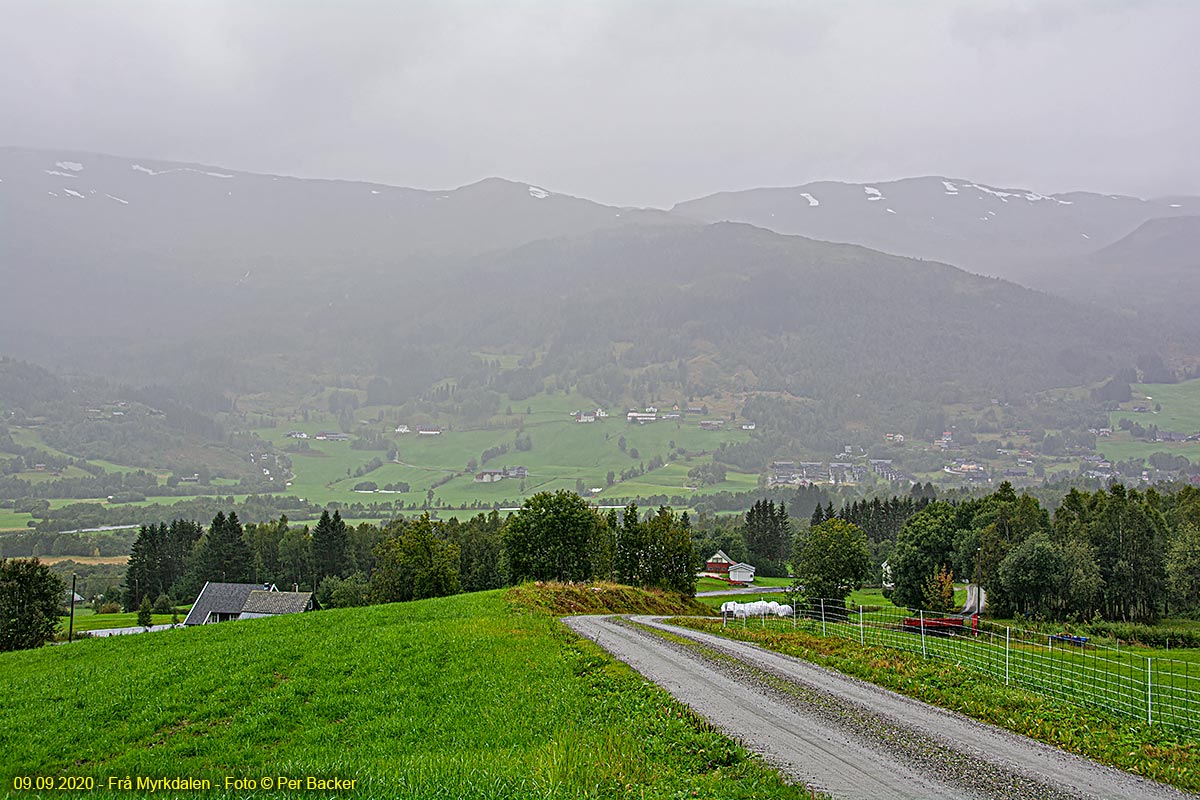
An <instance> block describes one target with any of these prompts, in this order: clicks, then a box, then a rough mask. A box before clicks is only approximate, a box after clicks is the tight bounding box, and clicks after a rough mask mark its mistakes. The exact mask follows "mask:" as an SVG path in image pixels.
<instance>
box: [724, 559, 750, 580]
mask: <svg viewBox="0 0 1200 800" xmlns="http://www.w3.org/2000/svg"><path fill="white" fill-rule="evenodd" d="M729 580H730V582H731V583H754V567H753V566H751V565H750V564H744V563H741V562H739V563H737V564H730V566H729Z"/></svg>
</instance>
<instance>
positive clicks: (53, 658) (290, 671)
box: [0, 591, 809, 800]
mask: <svg viewBox="0 0 1200 800" xmlns="http://www.w3.org/2000/svg"><path fill="white" fill-rule="evenodd" d="M0 683H2V684H3V685H4V686H5V702H4V703H3V704H0V741H3V742H4V747H3V748H0V780H2V781H3V785H5V786H12V779H13V777H14V776H15V775H48V776H57V775H71V776H80V777H86V776H94V777H95V778H96V779H97V782H98V790H97V791H95V792H89V796H93V797H103V798H109V797H127V796H129V794H128V793H127V792H126V793H122V792H119V791H110V790H109V789H107V785H108V784H107V777H108V776H111V775H119V776H125V775H132V776H139V775H140V776H154V777H168V778H169V777H177V776H182V777H192V778H201V779H208V780H211V781H212V782H213V786H214V787H215V789H216V791H215V792H214V791H209V792H204V794H205V795H206V796H213V795H214V794H215V795H217V796H229V797H231V796H236V797H280V796H286V795H287V794H288V793H287V792H283V791H280V790H278V789H274V790H270V791H266V790H263V789H261V788H259V789H257V790H239V791H226V790H225V789H224V788H223V787H224V778H225V776H244V777H255V776H263V775H272V776H274V775H280V774H283V775H289V776H292V777H304V776H310V775H311V776H317V777H321V778H332V777H341V778H353V779H355V780H356V781H357V783H356V785H355V787H354V790H353V791H351V792H348V793H346V794H351V795H357V796H373V797H389V798H459V797H472V798H487V799H489V800H490V799H495V800H500V799H502V798H503V799H507V798H513V799H514V800H516V799H517V798H522V799H523V798H563V797H568V798H571V797H580V798H582V797H588V798H596V797H600V798H609V797H611V798H624V797H647V798H677V797H707V798H755V797H778V798H784V799H785V800H787V799H788V798H804V797H808V796H809V792H808V790H807V789H805V788H804V787H800V786H789V785H788V784H787V783H786V782H785V781H784V780H783V779H782V778H781V777H780V776H779V775H778V774H777V773H775V772H774V771H772V770H770V769H768V768H767V767H766V766H765V765H763V764H762V762H760V761H759V760H757V759H756V758H753V757H751V756H750V755H749V754H748V753H747V752H746V751H745V750H744V749H742V748H741V747H739V746H738V745H736V744H735V743H734V742H732V741H731V740H729V739H728V738H726V737H725V736H723V735H722V734H720V733H719V732H718V731H716V730H715V729H714V728H713V727H711V726H710V725H708V724H707V723H705V722H704V721H702V720H701V719H700V718H699V717H697V716H696V715H694V714H693V713H691V712H690V711H688V710H687V709H686V708H685V707H683V706H681V705H680V704H678V703H676V702H674V701H673V700H672V699H671V698H670V696H669V695H668V694H666V693H665V692H664V691H662V690H661V689H658V688H657V687H655V686H653V685H652V684H650V683H648V682H647V681H645V680H643V679H642V678H641V677H640V676H638V675H637V674H636V673H634V672H633V671H632V670H630V669H629V668H627V667H625V666H624V665H622V664H619V663H617V662H615V661H613V660H612V659H611V658H609V657H608V656H607V655H606V654H604V653H603V651H601V650H600V649H599V648H597V647H596V646H594V645H592V644H591V643H590V642H587V641H585V640H582V639H580V638H579V637H577V636H575V635H574V634H573V633H571V632H569V631H568V630H567V629H566V628H565V626H563V625H562V623H561V622H559V621H558V620H557V619H555V618H553V617H551V616H548V615H546V614H543V613H535V612H530V611H526V610H523V609H512V608H510V607H509V606H508V605H507V604H506V602H505V599H504V597H503V595H502V593H501V592H499V591H496V592H485V593H479V594H473V595H460V596H456V597H450V598H440V599H436V600H426V601H418V602H413V603H406V604H396V605H387V606H374V607H369V608H361V609H347V610H339V611H322V612H314V613H310V614H298V615H291V616H284V617H276V618H269V619H260V620H253V621H246V622H229V623H222V624H220V625H213V626H198V627H195V628H191V629H186V630H180V629H176V630H170V631H164V632H161V633H153V634H146V635H140V636H130V637H119V638H113V639H96V640H85V641H82V642H79V643H77V644H73V645H69V646H67V645H62V646H57V647H50V648H44V649H42V650H37V651H28V652H18V653H3V654H0ZM51 711H52V713H51ZM342 796H345V795H342Z"/></svg>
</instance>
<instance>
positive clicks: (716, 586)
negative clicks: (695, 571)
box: [696, 576, 792, 592]
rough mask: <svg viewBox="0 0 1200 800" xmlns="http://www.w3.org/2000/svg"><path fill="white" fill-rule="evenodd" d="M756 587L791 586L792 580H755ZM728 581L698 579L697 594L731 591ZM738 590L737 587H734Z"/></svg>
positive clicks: (757, 578)
mask: <svg viewBox="0 0 1200 800" xmlns="http://www.w3.org/2000/svg"><path fill="white" fill-rule="evenodd" d="M753 585H754V586H791V585H792V579H791V578H760V577H757V576H756V577H755V578H754V584H753ZM729 588H730V586H729V583H728V581H722V580H718V579H717V578H697V579H696V591H697V592H720V591H724V590H727V589H729ZM734 588H736V587H734Z"/></svg>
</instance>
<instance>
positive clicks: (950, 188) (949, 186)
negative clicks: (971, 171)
mask: <svg viewBox="0 0 1200 800" xmlns="http://www.w3.org/2000/svg"><path fill="white" fill-rule="evenodd" d="M942 186H944V187H946V194H958V187H957V186H955V185H954V184H953V183H951V182H950V181H942Z"/></svg>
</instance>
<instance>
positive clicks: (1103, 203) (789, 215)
mask: <svg viewBox="0 0 1200 800" xmlns="http://www.w3.org/2000/svg"><path fill="white" fill-rule="evenodd" d="M672 211H673V212H675V213H677V214H680V215H682V216H687V217H691V218H693V219H697V220H701V221H704V222H717V221H721V220H730V221H736V222H749V223H751V224H754V225H759V226H761V227H764V228H769V229H771V230H774V231H778V232H780V233H793V234H800V235H802V236H809V237H812V238H815V239H823V240H825V241H834V242H848V243H852V244H861V245H864V246H866V247H870V248H873V249H876V250H882V251H884V252H888V253H895V254H897V255H905V256H911V257H914V258H925V259H933V260H936V261H943V262H946V263H949V264H954V265H955V266H958V267H962V268H963V269H966V270H970V271H972V272H978V273H981V274H986V275H996V276H999V277H1003V278H1007V279H1010V280H1015V281H1018V282H1021V283H1027V282H1029V280H1030V279H1031V278H1033V277H1036V276H1037V275H1038V273H1039V271H1040V270H1041V268H1042V265H1044V264H1045V263H1047V262H1050V261H1055V260H1060V259H1065V258H1072V257H1075V256H1080V255H1084V254H1086V253H1089V252H1092V251H1094V250H1095V249H1096V248H1097V247H1100V246H1104V245H1107V244H1111V243H1112V242H1115V241H1116V240H1118V239H1120V238H1121V237H1122V236H1125V235H1126V234H1128V233H1130V232H1131V231H1133V230H1134V229H1136V228H1137V227H1138V226H1139V225H1141V224H1142V223H1144V222H1146V221H1147V220H1150V219H1153V218H1156V217H1167V216H1184V215H1194V214H1200V198H1197V197H1178V198H1166V199H1161V200H1141V199H1138V198H1134V197H1124V196H1119V195H1101V194H1093V193H1090V192H1071V193H1067V194H1058V195H1043V194H1039V193H1037V192H1033V191H1030V190H1027V189H1002V188H997V187H993V186H987V185H985V184H981V183H975V182H972V181H968V180H963V179H961V178H953V179H951V178H942V177H924V178H909V179H905V180H899V181H889V182H881V183H873V184H853V183H838V182H830V181H825V182H819V183H811V184H806V185H804V186H796V187H789V188H774V189H749V190H746V191H741V192H722V193H719V194H714V195H710V196H708V197H703V198H700V199H697V200H692V201H689V202H686V203H680V204H678V205H676V206H675V207H674V208H673V209H672Z"/></svg>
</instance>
